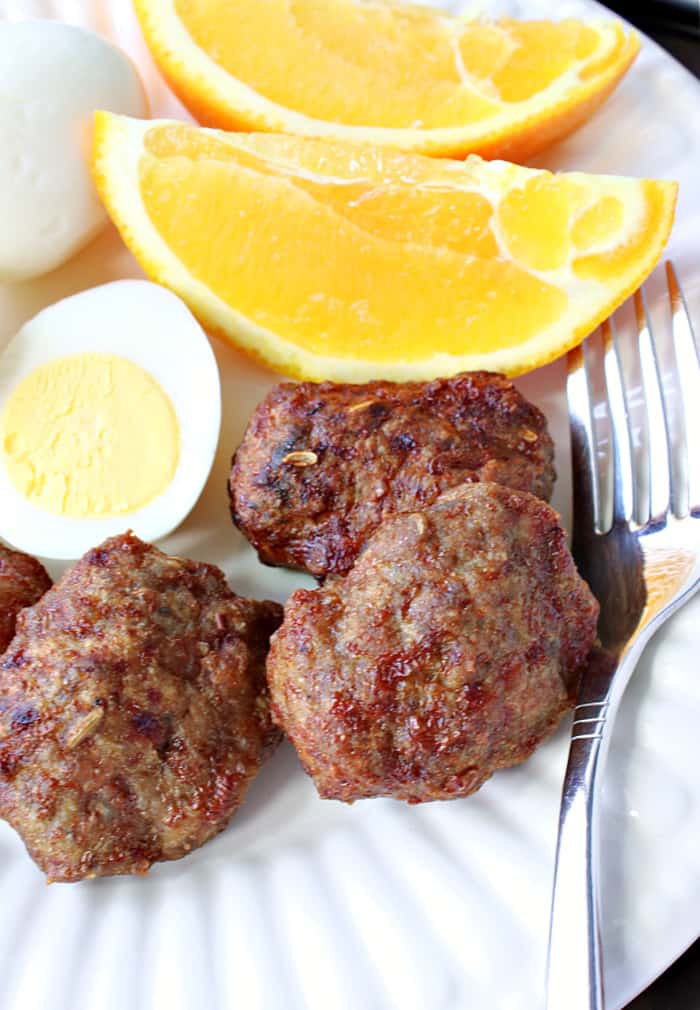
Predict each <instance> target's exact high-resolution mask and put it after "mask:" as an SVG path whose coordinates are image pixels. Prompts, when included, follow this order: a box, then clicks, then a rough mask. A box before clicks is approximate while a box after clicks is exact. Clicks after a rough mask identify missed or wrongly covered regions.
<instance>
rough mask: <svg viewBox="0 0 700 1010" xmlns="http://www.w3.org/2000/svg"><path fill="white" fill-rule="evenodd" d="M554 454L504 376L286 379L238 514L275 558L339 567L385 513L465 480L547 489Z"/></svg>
mask: <svg viewBox="0 0 700 1010" xmlns="http://www.w3.org/2000/svg"><path fill="white" fill-rule="evenodd" d="M552 459H553V446H552V440H551V438H550V436H549V434H548V432H547V428H546V422H545V419H544V416H543V415H542V413H541V411H539V410H538V409H537V408H536V407H533V406H532V404H530V403H528V402H527V400H525V399H524V398H523V397H522V396H521V395H520V393H519V392H518V391H517V390H516V389H515V387H514V386H513V384H512V382H510V381H509V380H508V379H506V378H504V377H503V376H502V375H495V374H493V373H490V372H472V373H466V374H464V375H458V376H455V377H454V378H451V379H438V380H436V381H435V382H429V383H428V382H406V383H401V384H397V383H391V382H371V383H369V384H367V385H362V386H348V385H334V384H333V383H330V382H324V383H323V384H321V385H317V384H315V383H313V382H303V383H299V384H296V385H294V384H291V383H284V384H282V385H279V386H275V388H274V389H273V390H272V391H271V392H270V393H269V394H268V396H267V397H266V398H265V399H264V400H263V402H262V403H261V404H260V406H259V407H258V408H257V410H256V411H255V413H254V414H253V417H252V418H251V421H250V423H249V425H248V429H247V431H246V433H245V436H244V438H243V442H242V444H241V446H240V448H239V450H238V452H237V453H236V456H235V458H234V463H233V470H232V473H231V479H230V482H229V490H230V498H231V514H232V516H233V519H234V522H235V523H236V524H237V525H238V526H239V527H240V529H241V530H242V532H243V533H244V534H245V536H246V537H247V538H248V540H250V542H251V543H252V544H253V546H254V547H255V548H256V549H257V551H258V553H259V555H260V559H261V560H262V561H264V562H265V563H266V564H272V565H289V566H291V567H297V568H304V569H306V570H307V571H309V572H311V573H312V574H313V575H316V576H324V575H326V574H328V573H341V574H342V573H343V572H346V571H347V570H348V569H349V568H350V567H351V565H352V563H353V561H354V559H355V557H356V556H357V553H358V551H359V550H360V548H361V547H362V545H363V544H364V542H365V540H366V539H367V537H368V536H369V535H370V533H371V532H372V531H373V530H374V529H376V527H377V526H378V525H379V523H380V522H382V520H384V519H386V518H387V516H389V515H392V514H393V513H395V512H405V511H412V510H413V509H415V508H424V507H425V506H427V505H430V504H431V503H432V502H433V501H435V499H436V498H437V497H438V495H439V494H441V493H442V492H443V491H445V490H447V489H448V488H451V487H455V486H456V485H458V484H463V483H465V482H471V481H482V480H485V481H495V482H497V483H499V484H506V485H508V486H510V487H515V488H519V489H520V490H522V491H531V492H532V493H533V494H536V495H537V496H538V497H540V498H549V497H550V495H551V493H552V487H553V485H554V466H553V463H552Z"/></svg>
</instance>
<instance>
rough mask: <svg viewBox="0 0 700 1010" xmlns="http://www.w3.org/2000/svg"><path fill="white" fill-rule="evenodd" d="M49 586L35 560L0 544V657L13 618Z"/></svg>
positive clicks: (43, 571) (46, 574)
mask: <svg viewBox="0 0 700 1010" xmlns="http://www.w3.org/2000/svg"><path fill="white" fill-rule="evenodd" d="M50 587H51V579H50V578H49V576H48V573H47V572H46V569H45V568H44V566H43V565H42V564H40V563H39V562H38V561H37V560H36V558H33V557H31V556H30V555H29V554H22V553H20V551H11V550H10V549H9V547H4V546H3V545H2V544H0V654H1V653H3V652H4V651H5V649H6V648H7V646H8V645H9V644H10V642H11V640H12V636H13V635H14V633H15V621H16V620H17V615H18V613H19V612H20V610H22V609H23V608H24V607H31V605H32V603H36V601H37V600H38V599H39V598H40V597H41V596H43V595H44V593H45V592H46V590H47V589H49V588H50Z"/></svg>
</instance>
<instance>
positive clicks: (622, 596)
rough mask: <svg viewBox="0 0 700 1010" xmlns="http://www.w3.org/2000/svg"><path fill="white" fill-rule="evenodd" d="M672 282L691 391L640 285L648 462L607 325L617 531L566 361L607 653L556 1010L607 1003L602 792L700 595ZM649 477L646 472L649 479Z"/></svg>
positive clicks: (550, 993) (591, 732) (592, 678)
mask: <svg viewBox="0 0 700 1010" xmlns="http://www.w3.org/2000/svg"><path fill="white" fill-rule="evenodd" d="M666 284H667V286H668V294H669V301H670V315H671V326H672V336H673V352H674V353H673V358H674V359H675V360H674V361H673V362H672V363H671V364H669V365H668V371H667V369H666V368H665V369H664V374H665V376H666V377H667V378H668V377H669V376H670V377H671V378H673V379H674V385H675V387H676V388H679V389H680V393H681V396H680V397H677V396H676V397H673V402H671V397H669V395H668V394H666V395H665V394H664V389H663V387H662V383H661V374H660V368H659V356H658V354H657V349H656V346H655V340H654V336H653V332H652V325H651V322H650V316H649V312H648V310H647V304H646V298H645V295H644V293H643V292H642V290H641V289H640V291H638V292H637V293H636V295H635V296H634V313H635V318H636V322H637V329H638V334H639V339H638V346H637V348H636V353H637V354H638V365H639V370H640V373H641V380H642V382H641V385H642V387H643V398H644V402H645V405H646V425H645V427H646V433H647V447H648V452H647V454H646V461H645V464H644V465H642V466H641V467H640V465H639V463H638V462H636V461H635V448H634V445H633V440H632V432H631V424H630V405H631V401H630V400H629V399H628V393H627V391H626V383H625V374H624V370H623V367H622V360H621V356H620V354H619V349H618V342H617V337H616V334H615V329H614V324H612V323H611V322H610V321H608V322H607V323H605V324H603V326H602V340H603V376H602V381H601V383H600V385H601V386H602V387H603V388H604V397H605V400H606V405H607V413H608V416H609V419H610V434H611V444H610V453H609V465H610V467H611V468H612V475H611V478H612V516H611V524H610V521H608V522H607V523H606V521H605V516H604V508H603V505H604V497H605V496H604V494H603V493H602V490H601V488H602V482H601V481H600V480H598V479H597V467H596V447H595V442H594V431H593V417H592V397H591V379H592V378H593V374H592V372H591V354H590V348H589V349H586V348H584V347H578V348H576V349H575V350H573V351H571V352H570V354H569V373H568V380H567V399H568V402H569V415H570V423H571V438H572V468H573V492H574V523H573V554H574V558H575V559H576V563H577V565H578V568H579V571H580V572H581V574H582V575H583V577H584V578H585V579H586V581H587V582H588V583H589V585H590V587H591V589H592V590H593V592H594V593H595V595H596V596H597V598H598V600H599V601H600V605H601V613H600V621H599V625H598V634H599V638H600V642H601V645H602V647H603V650H604V652H602V653H601V655H600V656H599V657H598V661H597V662H595V663H592V664H591V665H590V667H589V669H588V670H587V671H586V673H585V674H584V676H583V679H582V681H581V685H580V688H579V693H578V696H577V700H576V709H575V712H574V723H573V727H572V734H571V745H570V749H569V760H568V764H567V768H566V775H565V778H564V786H563V791H562V801H561V810H560V815H559V837H558V841H557V856H556V865H555V871H554V887H553V893H552V910H551V920H550V933H549V950H548V958H547V1003H546V1006H547V1010H603V1007H604V1005H605V1004H604V995H603V981H602V974H603V973H602V961H601V948H600V932H599V887H598V851H597V849H598V846H597V817H598V783H599V781H600V778H601V771H602V768H603V764H604V760H605V755H606V752H607V748H608V743H609V740H610V736H611V733H612V727H613V721H614V718H615V714H616V711H617V708H618V705H619V702H620V699H621V697H622V694H623V692H624V690H625V687H626V686H627V684H628V682H629V679H630V677H631V675H632V673H633V671H634V668H635V666H636V664H637V661H638V659H639V657H640V655H641V653H642V650H643V649H644V647H645V645H646V643H647V642H648V641H649V639H650V638H651V636H652V635H653V634H654V632H655V631H656V630H657V629H658V628H659V627H660V626H661V625H662V624H663V623H664V621H665V620H666V619H667V618H668V617H669V616H670V615H671V614H672V613H673V612H674V611H675V610H677V609H678V607H680V606H681V605H682V604H683V603H685V602H686V601H687V600H688V599H689V598H690V597H691V595H692V594H693V593H694V592H695V591H696V590H697V589H698V588H699V586H700V361H699V359H698V347H697V344H696V342H695V338H694V334H693V330H692V325H691V321H690V317H689V315H688V310H687V307H686V304H685V301H684V298H683V295H682V292H681V289H680V285H679V283H678V278H677V276H676V273H675V270H674V268H673V266H672V264H671V263H667V264H666ZM586 350H588V351H589V353H586ZM672 409H673V410H674V411H676V410H677V412H678V416H679V418H680V423H679V425H678V428H677V430H676V435H677V436H678V439H677V440H679V441H680V442H681V443H682V442H685V453H683V452H681V453H680V454H679V453H678V452H677V451H674V450H675V448H676V447H675V446H674V439H673V438H672V430H671V426H670V424H669V419H670V415H671V410H672ZM681 429H684V436H682V435H681ZM681 449H682V445H681ZM637 455H639V453H637ZM640 469H641V470H642V471H646V474H645V473H644V472H642V473H641V474H640V472H639V471H640ZM645 476H646V477H648V479H647V480H646V481H645V480H644V478H645ZM645 485H646V490H645ZM606 527H609V528H606Z"/></svg>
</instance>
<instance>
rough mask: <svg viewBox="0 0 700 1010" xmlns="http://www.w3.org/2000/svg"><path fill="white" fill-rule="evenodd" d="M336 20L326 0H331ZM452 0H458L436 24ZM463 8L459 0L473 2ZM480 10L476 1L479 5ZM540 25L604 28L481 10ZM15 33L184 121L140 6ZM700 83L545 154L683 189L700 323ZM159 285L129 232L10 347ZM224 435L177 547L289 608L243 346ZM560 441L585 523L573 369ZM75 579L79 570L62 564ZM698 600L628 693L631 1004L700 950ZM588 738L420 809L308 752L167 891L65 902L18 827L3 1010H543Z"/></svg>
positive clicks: (622, 824)
mask: <svg viewBox="0 0 700 1010" xmlns="http://www.w3.org/2000/svg"><path fill="white" fill-rule="evenodd" d="M319 2H321V0H319ZM438 5H439V4H438V3H436V6H438ZM453 6H456V5H453ZM463 6H466V5H463ZM469 7H470V9H472V10H473V9H474V8H475V7H478V8H479V9H481V10H489V11H490V10H492V9H497V10H498V11H499V12H501V11H503V10H504V9H506V10H509V11H512V12H514V13H519V14H520V15H523V16H525V15H526V14H527V16H538V15H539V16H544V17H546V16H548V15H549V14H551V12H552V11H556V14H557V16H564V15H567V14H572V15H579V16H587V15H588V16H590V15H591V14H598V13H600V10H599V8H597V6H596V5H594V4H593V3H591V2H588V0H569V2H560V3H558V4H556V5H553V4H552V3H551V2H549V0H531V2H525V0H523V2H522V3H521V4H514V3H508V4H504V3H499V4H498V6H497V8H496V5H489V4H486V3H480V4H478V5H476V4H470V5H469ZM0 14H5V15H7V16H15V17H16V16H31V15H34V16H37V15H38V16H49V17H65V18H66V19H67V20H73V21H77V22H79V23H83V24H86V25H87V26H88V27H93V28H95V29H97V30H98V31H102V32H104V33H105V34H107V35H110V36H112V37H114V38H116V39H117V41H118V42H120V43H121V44H122V45H123V46H124V47H125V48H126V49H128V50H129V52H131V54H132V55H133V56H134V58H135V59H136V60H137V62H138V63H139V65H140V66H141V68H142V70H143V72H144V76H145V78H146V80H147V83H148V86H149V91H150V94H151V98H152V102H153V111H154V113H155V114H158V115H170V114H174V115H183V113H182V111H181V109H180V108H179V106H177V104H176V103H175V102H174V100H173V99H172V97H171V96H169V94H168V93H167V91H166V89H165V86H164V85H163V84H162V82H161V81H160V80H159V79H158V77H157V76H156V74H155V72H154V71H153V68H152V64H151V63H150V61H149V59H148V56H147V54H146V52H145V49H144V46H143V43H142V42H141V40H140V38H139V35H138V31H137V29H136V27H135V24H134V20H133V15H132V13H131V4H130V3H129V0H112V3H111V4H110V3H108V2H107V0H56V2H53V3H51V2H49V0H14V2H13V0H0ZM699 108H700V85H698V84H697V82H696V81H695V80H694V79H693V78H692V77H691V76H690V74H688V73H687V72H686V71H684V70H683V69H682V68H681V67H680V66H679V65H678V64H677V63H675V62H674V61H673V60H672V59H671V58H670V57H669V56H667V55H666V54H665V53H663V52H662V51H661V50H660V49H659V48H658V47H656V46H655V45H654V44H653V43H651V42H645V43H644V47H643V50H642V53H641V56H640V57H639V59H638V60H637V63H636V64H635V66H634V67H633V68H632V70H631V71H630V73H629V75H628V77H627V79H626V80H625V81H624V82H623V84H622V86H621V87H620V88H619V90H618V91H617V92H616V93H615V94H614V95H613V97H612V99H611V100H610V101H609V102H608V103H607V105H606V106H605V107H604V108H603V109H602V110H601V111H600V112H599V113H598V114H597V115H596V116H595V117H594V119H593V121H592V122H591V123H589V124H588V125H587V126H586V127H584V128H583V129H582V130H580V131H579V132H578V133H577V134H576V135H575V136H574V137H572V138H571V139H570V140H568V141H566V142H565V143H563V144H561V145H559V146H558V147H556V148H553V149H551V150H549V151H548V152H546V153H545V154H544V155H542V156H540V158H539V159H538V164H541V165H546V166H548V167H551V168H561V169H563V168H578V169H582V170H585V171H601V172H616V173H627V174H631V175H650V176H655V175H660V176H666V177H671V178H675V179H678V180H679V181H680V183H681V191H680V201H679V207H678V218H677V224H676V227H675V230H674V234H673V238H672V241H671V245H670V247H669V254H670V255H672V256H673V257H674V259H675V260H676V262H677V264H678V266H679V270H680V274H681V277H682V279H683V281H684V284H685V287H686V290H687V294H688V296H689V300H690V302H691V306H692V307H693V309H694V310H695V313H696V318H698V319H700V267H699V266H698V263H697V254H698V247H697V235H698V234H699V233H700V190H699V188H698V166H700V115H698V112H699ZM129 276H130V277H137V276H140V272H139V270H138V268H137V267H136V265H135V263H134V261H133V260H132V259H131V257H130V256H129V254H128V253H127V252H126V250H125V249H124V248H123V247H122V246H121V245H120V243H119V241H118V239H117V237H116V234H115V233H114V232H107V233H105V234H104V235H103V236H102V237H101V238H99V239H98V240H97V241H96V242H94V243H93V244H92V245H91V246H90V247H89V248H88V249H87V250H86V251H85V252H84V253H83V254H82V255H80V256H79V257H78V258H77V259H74V260H73V261H71V262H70V263H69V264H67V265H66V266H65V267H64V268H62V269H61V270H59V271H56V272H55V273H53V274H51V275H50V276H49V277H47V278H45V279H43V280H41V281H39V282H34V283H27V284H23V285H20V286H17V287H15V288H13V289H9V288H6V289H2V288H0V342H3V341H4V340H5V339H7V338H8V337H9V336H10V334H11V333H12V332H14V331H15V330H16V329H17V328H18V327H19V326H20V325H21V323H22V322H24V321H25V320H26V319H27V318H28V317H29V316H30V315H32V314H33V313H34V312H36V311H38V310H39V309H40V308H42V307H43V306H45V305H47V304H48V303H50V302H52V301H55V300H56V299H58V298H61V297H63V296H65V295H68V294H70V293H72V292H74V291H77V290H80V289H81V288H85V287H88V286H90V285H94V284H99V283H103V282H105V281H108V280H112V279H114V278H116V277H129ZM215 350H216V355H217V358H218V361H219V365H220V368H221V372H222V380H223V393H224V420H223V430H222V437H221V443H220V446H219V452H218V455H217V459H216V462H215V464H214V469H213V472H212V476H211V479H210V481H209V483H208V485H207V489H206V491H205V493H204V495H203V497H202V499H201V501H200V502H199V504H198V506H197V507H196V508H195V510H194V512H193V513H192V515H191V516H190V518H189V519H188V521H187V523H186V524H185V526H184V527H183V528H182V529H181V530H180V531H179V532H178V533H177V534H176V535H175V536H172V537H170V538H169V539H168V540H166V541H165V542H164V544H163V546H164V547H165V548H166V549H167V550H172V551H173V552H174V553H176V554H179V555H187V556H191V557H193V558H198V559H202V560H206V561H212V562H216V563H218V564H220V565H221V566H222V567H223V568H224V569H225V570H226V572H227V574H228V576H229V577H230V580H231V582H232V585H233V586H234V588H235V589H237V590H238V591H240V592H242V593H247V594H251V595H253V596H258V597H264V596H270V597H275V598H276V599H278V600H284V598H285V597H286V596H287V594H288V592H289V591H290V590H291V589H292V587H294V586H295V585H298V584H300V583H301V582H302V581H303V579H302V578H300V577H299V576H296V575H294V574H291V573H286V572H282V571H279V570H272V569H266V568H263V567H262V566H260V565H259V564H258V563H257V561H256V559H255V556H254V554H253V552H252V551H251V549H250V548H249V547H248V545H247V544H246V543H245V542H244V540H243V539H242V537H241V536H240V535H239V534H238V533H236V532H235V531H234V530H233V528H232V527H231V525H230V523H229V520H228V510H227V503H226V499H225V494H224V490H223V489H224V485H225V479H226V474H227V469H228V463H229V459H230V456H231V453H232V451H233V450H234V448H235V447H236V445H237V443H238V440H239V438H240V435H241V433H242V431H243V428H244V426H245V423H246V419H247V417H248V415H249V413H250V411H251V410H252V408H253V407H254V405H255V404H256V403H257V402H258V400H259V399H260V398H261V397H262V396H263V394H264V392H265V391H266V390H267V389H268V388H269V386H270V385H271V384H272V382H273V381H274V376H273V375H271V374H270V373H268V372H265V371H264V370H263V369H260V368H258V367H256V366H255V365H253V364H252V363H251V362H250V361H248V360H246V359H245V358H243V357H242V356H241V355H239V354H237V353H236V352H234V351H233V350H231V349H229V348H228V347H225V346H224V345H223V344H220V343H216V344H215ZM522 385H523V388H524V389H525V391H526V393H527V394H528V395H530V396H532V398H533V399H535V400H536V401H537V402H538V403H539V404H541V405H542V407H543V408H544V409H545V410H546V412H547V414H548V415H549V418H550V424H551V427H552V431H553V434H554V436H555V439H556V440H557V443H558V446H559V460H558V462H559V471H560V475H561V476H560V479H559V484H558V487H557V494H556V504H557V505H558V506H559V507H560V508H561V509H562V511H563V513H564V515H565V517H566V516H568V514H569V483H568V461H567V427H566V413H565V404H564V400H563V394H562V389H563V369H562V367H561V365H554V366H550V367H548V368H546V369H543V370H541V371H540V372H539V373H536V374H534V375H532V376H529V377H528V378H527V379H526V380H524V381H523V383H522ZM53 574H58V570H57V569H56V568H55V567H54V568H53ZM699 619H700V602H696V603H695V604H694V605H691V606H688V607H687V608H686V609H685V611H683V612H681V613H680V614H679V615H678V616H677V617H676V618H675V619H674V620H673V621H672V622H671V623H669V624H668V625H667V626H666V628H665V629H664V630H663V631H662V632H661V633H660V634H659V635H658V636H657V638H656V639H655V641H654V642H653V643H652V645H651V646H650V647H649V649H648V650H647V653H646V655H645V657H644V659H643V662H642V663H641V664H640V668H639V670H638V672H637V675H636V677H635V680H634V682H633V684H632V686H631V688H630V690H629V692H628V695H627V697H626V698H625V702H624V706H623V710H622V712H621V715H620V719H619V724H618V726H617V729H616V736H615V742H614V744H613V747H612V751H611V754H610V762H609V766H608V774H607V777H606V781H605V796H604V806H605V808H606V814H605V818H604V820H605V823H604V828H603V887H604V892H603V904H604V923H603V932H604V937H603V941H604V948H605V955H606V964H605V973H606V986H607V991H608V999H609V1004H608V1005H609V1007H619V1006H621V1005H622V1004H623V1003H626V1002H627V1001H628V1000H629V999H631V998H632V996H633V995H634V994H635V993H637V992H638V991H639V990H640V989H642V988H643V987H644V986H645V985H646V984H647V983H648V982H649V981H650V980H651V979H652V978H653V977H654V976H656V975H657V974H658V973H659V972H660V971H662V970H663V969H664V968H665V967H666V966H667V965H668V964H670V963H671V961H673V960H674V959H675V958H676V957H677V956H678V955H679V954H680V953H681V951H682V950H683V949H684V948H685V947H686V946H687V945H688V944H689V943H690V942H691V941H693V940H694V939H695V937H696V936H697V935H698V933H699V932H700V911H699V909H700V847H699V846H698V844H697V839H698V837H700V786H699V785H698V782H697V776H696V774H695V769H696V768H697V767H698V762H699V760H700V734H698V731H697V726H698V721H699V720H700V680H699V679H698V677H697V676H696V672H697V648H698V644H699V643H698V631H697V628H698V621H699ZM565 753H566V728H562V730H561V731H560V732H559V733H558V734H557V736H556V737H555V739H553V740H552V741H550V742H549V743H548V744H546V745H545V746H544V747H543V748H541V749H540V750H539V751H538V753H537V754H535V756H534V757H533V758H532V759H531V760H530V761H528V762H527V764H526V765H524V766H521V767H519V768H517V769H514V770H512V771H508V772H503V773H500V774H498V775H496V776H495V777H494V778H493V779H492V780H491V781H490V782H489V783H487V785H485V786H484V788H483V789H482V790H481V792H480V793H478V794H477V795H476V796H474V797H472V798H470V799H467V800H460V801H455V802H452V803H442V804H441V803H433V804H429V805H424V806H422V807H417V808H409V807H407V806H403V805H401V804H399V803H395V802H393V801H389V800H374V801H365V802H362V803H359V804H356V805H355V806H354V807H345V806H343V805H342V804H339V803H334V802H329V801H325V802H321V801H320V800H318V799H317V798H316V795H315V792H314V789H313V787H312V785H311V784H310V782H309V780H308V779H306V778H305V776H304V775H303V774H302V772H301V770H300V768H299V766H298V764H297V762H296V759H295V757H294V755H293V753H292V751H291V749H290V748H289V747H288V746H284V747H283V748H282V749H281V750H280V751H279V752H278V754H277V755H276V756H275V757H274V758H273V760H272V761H271V762H270V764H269V765H268V766H267V767H266V768H265V769H264V770H263V772H262V774H261V775H260V778H259V779H258V781H257V782H256V783H255V785H254V787H253V789H252V792H251V795H250V798H249V800H248V802H247V803H246V805H245V807H244V808H243V810H242V811H241V812H240V813H239V814H238V815H237V816H236V817H235V818H234V820H233V822H232V824H231V826H230V828H229V829H228V830H227V831H226V832H224V834H223V835H221V836H219V837H218V838H217V839H215V840H214V841H212V842H210V843H209V844H207V845H206V846H205V847H204V848H203V849H200V850H199V851H198V852H196V853H194V854H193V855H192V856H190V857H188V858H187V859H184V860H182V861H180V862H177V863H172V864H167V865H166V864H164V865H160V866H157V867H155V868H154V869H153V870H152V871H151V874H150V875H149V876H148V878H146V879H128V878H125V879H110V880H102V881H95V882H92V883H88V884H81V885H79V886H74V885H60V884H56V885H54V886H52V887H50V888H46V886H45V885H44V882H43V878H42V876H41V874H40V873H39V872H38V870H36V869H35V868H34V866H33V865H32V863H31V862H30V861H29V859H28V858H27V856H26V855H25V853H24V849H23V847H22V844H21V842H20V841H19V839H18V838H17V836H15V835H14V833H13V832H12V831H11V830H10V829H9V828H8V827H7V826H6V825H0V888H2V891H1V893H2V899H1V910H2V914H1V915H0V1006H2V1007H3V1010H64V1008H65V1010H117V1008H119V1010H123V1008H125V1007H128V1008H129V1010H159V1008H161V1007H168V1008H169V1010H202V1008H204V1007H210V1008H212V1010H414V1008H415V1010H466V1008H470V1010H521V1008H522V1010H534V1008H537V1007H538V1006H540V1005H541V1003H542V980H543V973H544V956H545V939H546V930H547V920H548V908H549V890H550V882H551V873H552V861H553V851H554V841H555V829H556V819H557V808H558V798H559V786H560V782H561V777H562V773H563V767H564V759H565Z"/></svg>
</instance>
